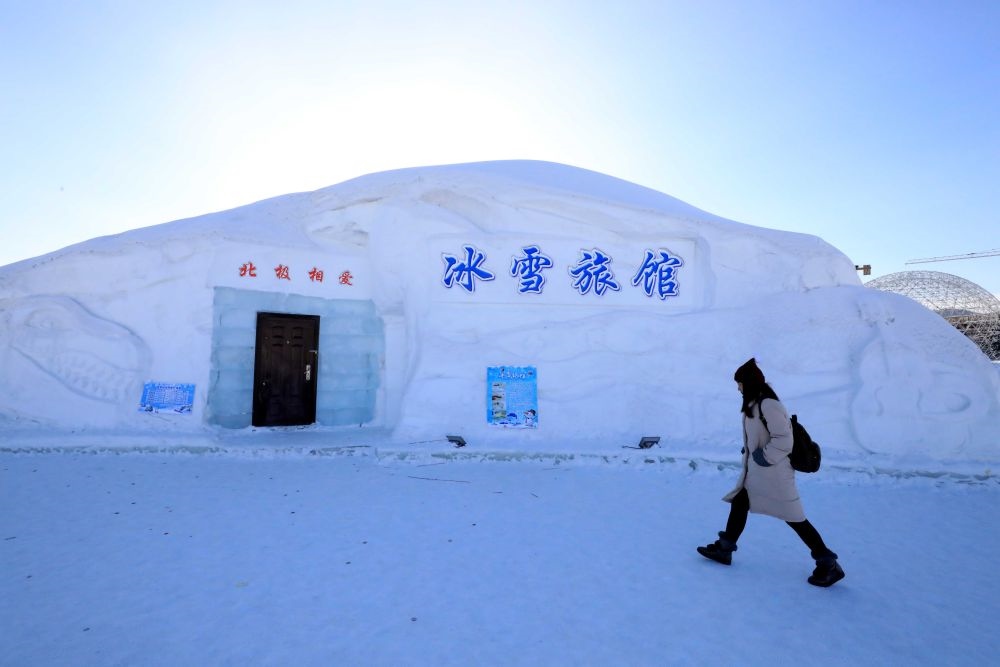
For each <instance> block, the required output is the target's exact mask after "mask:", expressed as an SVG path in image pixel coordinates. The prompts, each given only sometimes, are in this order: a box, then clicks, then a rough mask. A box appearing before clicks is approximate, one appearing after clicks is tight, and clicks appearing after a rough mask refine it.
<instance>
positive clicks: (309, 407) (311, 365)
mask: <svg viewBox="0 0 1000 667" xmlns="http://www.w3.org/2000/svg"><path fill="white" fill-rule="evenodd" d="M318 344H319V317H317V316H315V315H284V314H278V313H257V355H256V360H255V363H254V381H253V382H254V389H253V425H254V426H296V425H300V424H312V423H313V422H315V421H316V372H317V370H318V364H319V351H318Z"/></svg>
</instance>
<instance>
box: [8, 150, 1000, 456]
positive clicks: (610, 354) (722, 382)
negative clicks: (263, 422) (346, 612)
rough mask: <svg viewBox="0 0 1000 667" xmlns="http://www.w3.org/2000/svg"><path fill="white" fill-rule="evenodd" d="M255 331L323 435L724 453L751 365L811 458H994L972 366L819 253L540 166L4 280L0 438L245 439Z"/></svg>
mask: <svg viewBox="0 0 1000 667" xmlns="http://www.w3.org/2000/svg"><path fill="white" fill-rule="evenodd" d="M258 312H273V313H294V314H303V315H314V316H318V317H319V321H320V342H319V368H318V369H317V371H316V372H317V373H318V378H317V380H318V387H319V389H318V396H317V399H316V400H317V406H316V408H317V409H316V423H317V426H316V427H314V428H316V429H326V428H328V429H332V430H337V431H349V430H351V429H358V428H363V429H372V428H374V429H384V430H385V431H387V432H388V438H390V439H391V441H393V442H396V443H402V444H405V443H412V442H421V441H428V440H430V441H434V440H439V439H442V438H443V437H444V435H445V434H461V435H462V436H463V437H464V438H465V439H466V440H467V441H468V442H469V443H470V447H474V448H483V449H489V450H494V451H497V450H499V451H512V452H536V451H538V452H563V451H565V452H600V451H609V450H616V451H621V449H620V448H621V446H622V445H631V444H635V443H636V442H637V441H638V439H639V438H640V437H641V436H646V435H657V436H660V437H661V447H664V448H668V449H669V448H670V447H671V446H672V445H674V446H683V447H685V448H701V449H704V450H705V451H706V452H708V451H719V452H723V451H724V452H731V448H732V447H733V445H734V444H735V443H737V442H738V441H739V439H740V437H741V434H740V428H739V414H738V406H739V396H738V394H737V393H736V389H735V384H734V382H733V380H732V374H733V370H734V369H735V368H736V367H737V366H738V365H739V364H741V363H742V362H744V361H745V360H746V359H747V358H749V357H756V358H757V360H758V362H759V363H760V365H761V367H762V368H763V369H764V371H765V373H766V374H767V377H768V380H769V381H770V382H771V384H772V385H773V386H774V388H775V390H776V391H777V392H778V394H779V395H780V396H781V397H782V399H783V400H784V401H785V402H786V404H788V406H789V409H790V411H792V412H795V413H798V414H799V415H800V417H801V419H802V421H803V422H804V423H806V424H807V426H808V427H809V429H810V432H811V433H812V434H813V436H814V438H816V439H817V440H818V441H820V442H821V443H822V444H823V445H824V447H825V448H826V449H827V451H831V450H841V451H844V452H853V453H857V454H864V453H866V452H871V453H878V454H889V455H894V454H907V455H908V454H920V455H929V456H933V457H939V458H942V459H963V460H995V459H996V457H997V454H998V453H1000V406H998V396H1000V378H998V375H997V373H996V371H995V370H994V368H993V366H992V365H991V364H990V362H989V361H988V360H987V359H986V357H985V356H984V355H982V353H981V352H980V351H979V350H978V348H976V346H975V345H973V344H972V343H971V342H970V341H968V340H967V339H966V338H965V337H964V336H962V335H961V334H959V333H958V332H956V331H955V330H954V329H953V328H952V327H951V326H950V325H948V324H947V323H946V322H945V321H944V320H943V319H941V318H940V317H938V316H937V315H935V314H933V313H931V312H930V311H927V310H925V309H924V308H923V307H921V306H919V305H918V304H916V303H915V302H913V301H911V300H909V299H906V298H904V297H900V296H897V295H893V294H886V293H883V292H878V291H875V290H869V289H867V288H864V287H863V286H862V285H861V283H860V280H859V279H858V277H857V275H856V272H855V269H854V264H853V262H852V261H851V260H849V259H848V258H847V257H845V256H844V255H843V254H842V253H840V252H839V251H838V250H836V249H835V248H833V247H831V246H830V245H829V244H827V243H825V242H824V241H822V240H821V239H819V238H816V237H813V236H808V235H802V234H794V233H788V232H779V231H775V230H770V229H764V228H759V227H754V226H749V225H745V224H741V223H737V222H733V221H729V220H725V219H723V218H719V217H717V216H714V215H711V214H708V213H706V212H704V211H701V210H698V209H696V208H693V207H691V206H689V205H687V204H684V203H683V202H680V201H678V200H676V199H674V198H672V197H669V196H667V195H664V194H662V193H659V192H655V191H652V190H649V189H646V188H643V187H640V186H637V185H634V184H631V183H627V182H625V181H621V180H618V179H615V178H612V177H609V176H605V175H601V174H597V173H594V172H590V171H585V170H580V169H576V168H572V167H568V166H564V165H557V164H551V163H542V162H495V163H479V164H467V165H454V166H444V167H428V168H418V169H406V170H400V171H395V172H386V173H380V174H373V175H369V176H364V177H361V178H358V179H354V180H352V181H348V182H345V183H342V184H340V185H336V186H332V187H329V188H325V189H322V190H318V191H316V192H311V193H302V194H294V195H286V196H283V197H278V198H275V199H270V200H266V201H263V202H259V203H256V204H252V205H249V206H244V207H241V208H237V209H233V210H231V211H225V212H221V213H213V214H209V215H205V216H201V217H198V218H193V219H188V220H181V221H176V222H172V223H167V224H164V225H158V226H155V227H150V228H145V229H139V230H134V231H131V232H127V233H124V234H120V235H116V236H110V237H102V238H98V239H94V240H91V241H88V242H85V243H81V244H78V245H75V246H71V247H68V248H65V249H63V250H60V251H57V252H54V253H51V254H49V255H45V256H42V257H39V258H36V259H32V260H27V261H23V262H19V263H16V264H12V265H9V266H6V267H2V268H0V423H2V425H3V428H4V429H5V430H6V431H7V432H11V431H16V430H19V429H21V430H27V431H31V430H40V429H57V430H67V431H77V432H79V431H92V432H104V431H111V432H125V433H127V432H136V433H142V432H147V433H148V432H162V433H185V432H201V433H204V432H211V431H213V430H214V429H233V428H237V429H239V428H249V426H250V422H251V419H250V413H251V405H250V403H251V401H252V395H253V387H254V378H253V366H254V348H255V336H256V331H255V329H254V318H255V317H256V314H257V313H258ZM498 367H507V368H531V369H534V370H535V372H536V373H537V375H536V376H535V377H536V379H535V383H534V384H535V387H534V388H535V391H536V396H535V399H534V400H535V401H536V404H537V413H536V414H533V415H532V420H531V423H530V424H525V423H524V416H523V415H522V421H521V423H520V424H509V425H503V424H500V423H490V422H491V417H493V416H495V414H491V412H490V410H491V404H490V401H491V398H492V397H491V396H490V393H492V390H491V388H490V387H489V386H488V383H487V374H488V369H490V368H494V369H495V368H498ZM150 382H157V383H183V384H193V385H194V386H195V391H194V401H193V404H192V406H191V410H190V412H189V413H180V414H167V413H160V412H154V413H150V412H144V411H141V410H140V409H139V403H140V396H141V395H142V392H143V387H144V385H145V384H146V383H150ZM493 400H494V401H496V400H497V399H495V398H494V399H493ZM492 421H494V422H496V421H502V420H492Z"/></svg>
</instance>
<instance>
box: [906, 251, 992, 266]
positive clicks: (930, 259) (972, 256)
mask: <svg viewBox="0 0 1000 667" xmlns="http://www.w3.org/2000/svg"><path fill="white" fill-rule="evenodd" d="M997 255H1000V248H996V249H994V250H984V251H982V252H967V253H965V254H964V255H947V256H945V257H924V258H922V259H911V260H909V261H908V262H906V264H924V263H927V262H950V261H951V260H953V259H975V258H976V257H995V256H997Z"/></svg>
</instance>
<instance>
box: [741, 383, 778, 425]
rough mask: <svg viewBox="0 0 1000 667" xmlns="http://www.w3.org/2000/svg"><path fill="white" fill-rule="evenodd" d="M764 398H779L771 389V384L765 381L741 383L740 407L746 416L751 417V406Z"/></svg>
mask: <svg viewBox="0 0 1000 667" xmlns="http://www.w3.org/2000/svg"><path fill="white" fill-rule="evenodd" d="M765 398H773V399H774V400H776V401H777V400H780V399H779V398H778V395H777V394H776V393H774V389H771V385H769V384H768V383H766V382H761V383H759V384H758V383H756V382H754V383H751V384H747V383H745V382H744V383H743V407H742V408H740V409H741V410H742V411H743V414H745V415H746V416H747V417H753V416H754V414H753V406H754V405H756V404H757V403H760V402H761V401H763V400H764V399H765Z"/></svg>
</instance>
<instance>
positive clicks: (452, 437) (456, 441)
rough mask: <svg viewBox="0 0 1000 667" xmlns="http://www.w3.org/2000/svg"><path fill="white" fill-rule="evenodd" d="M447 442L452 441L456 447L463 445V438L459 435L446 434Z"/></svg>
mask: <svg viewBox="0 0 1000 667" xmlns="http://www.w3.org/2000/svg"><path fill="white" fill-rule="evenodd" d="M445 437H446V438H448V442H450V443H452V444H453V445H455V446H456V447H465V438H463V437H462V436H460V435H446V436H445Z"/></svg>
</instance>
